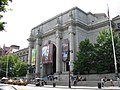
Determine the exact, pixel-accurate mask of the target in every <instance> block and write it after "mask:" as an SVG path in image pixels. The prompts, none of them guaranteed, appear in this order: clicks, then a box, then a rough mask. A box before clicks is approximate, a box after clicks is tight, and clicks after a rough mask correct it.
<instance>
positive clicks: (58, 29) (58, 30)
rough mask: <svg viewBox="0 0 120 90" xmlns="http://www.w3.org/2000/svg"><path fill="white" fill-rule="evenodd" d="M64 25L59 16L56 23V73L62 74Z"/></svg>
mask: <svg viewBox="0 0 120 90" xmlns="http://www.w3.org/2000/svg"><path fill="white" fill-rule="evenodd" d="M61 29H62V26H61V24H60V21H59V18H58V19H57V25H56V73H58V74H60V72H61V70H62V66H61V65H62V60H61V57H62V42H61V39H62V32H61Z"/></svg>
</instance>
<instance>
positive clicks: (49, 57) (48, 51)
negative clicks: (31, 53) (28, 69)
mask: <svg viewBox="0 0 120 90" xmlns="http://www.w3.org/2000/svg"><path fill="white" fill-rule="evenodd" d="M52 61H53V44H48V45H45V46H43V48H42V63H43V64H44V63H52Z"/></svg>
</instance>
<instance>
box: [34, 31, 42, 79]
mask: <svg viewBox="0 0 120 90" xmlns="http://www.w3.org/2000/svg"><path fill="white" fill-rule="evenodd" d="M41 45H42V34H41V33H40V32H39V30H38V33H37V34H36V71H35V73H36V77H41V73H42V72H40V63H41V61H42V60H41V57H42V53H41V52H42V50H41Z"/></svg>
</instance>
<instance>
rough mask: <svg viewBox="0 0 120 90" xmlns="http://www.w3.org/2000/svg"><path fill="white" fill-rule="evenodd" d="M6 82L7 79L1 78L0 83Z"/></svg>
mask: <svg viewBox="0 0 120 90" xmlns="http://www.w3.org/2000/svg"><path fill="white" fill-rule="evenodd" d="M6 81H8V78H6V77H3V78H2V79H1V80H0V83H5V82H6Z"/></svg>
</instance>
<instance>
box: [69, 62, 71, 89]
mask: <svg viewBox="0 0 120 90" xmlns="http://www.w3.org/2000/svg"><path fill="white" fill-rule="evenodd" d="M69 88H71V82H70V61H69Z"/></svg>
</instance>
